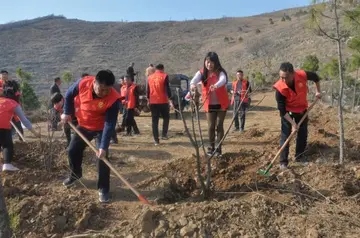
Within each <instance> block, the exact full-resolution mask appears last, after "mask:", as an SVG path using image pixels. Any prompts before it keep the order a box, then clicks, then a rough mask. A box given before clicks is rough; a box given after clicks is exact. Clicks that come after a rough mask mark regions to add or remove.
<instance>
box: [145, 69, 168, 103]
mask: <svg viewBox="0 0 360 238" xmlns="http://www.w3.org/2000/svg"><path fill="white" fill-rule="evenodd" d="M166 77H167V74H165V73H163V72H161V71H159V70H156V71H155V73H153V74H151V75H150V76H149V78H148V83H149V88H150V96H149V97H150V98H149V101H150V102H149V103H150V104H165V103H168V102H169V100H168V95H167V94H166V87H165V79H166Z"/></svg>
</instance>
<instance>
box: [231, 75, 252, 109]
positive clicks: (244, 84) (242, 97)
mask: <svg viewBox="0 0 360 238" xmlns="http://www.w3.org/2000/svg"><path fill="white" fill-rule="evenodd" d="M238 81H239V80H236V81H235V82H233V83H232V88H233V91H234V93H233V95H232V97H231V104H234V100H235V93H236V92H237V88H236V86H237V83H238ZM247 82H248V81H247V80H246V79H243V80H241V84H242V86H241V92H240V101H243V102H244V103H247V102H249V93H246V91H247V89H248V88H247ZM245 94H246V95H245Z"/></svg>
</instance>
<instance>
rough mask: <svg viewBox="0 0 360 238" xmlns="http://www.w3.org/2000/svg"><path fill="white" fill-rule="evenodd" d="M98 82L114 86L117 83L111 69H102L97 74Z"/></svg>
mask: <svg viewBox="0 0 360 238" xmlns="http://www.w3.org/2000/svg"><path fill="white" fill-rule="evenodd" d="M96 82H97V83H99V84H104V85H106V86H113V85H114V83H115V76H114V74H113V73H112V72H111V70H109V69H106V70H100V71H99V72H98V73H97V75H96Z"/></svg>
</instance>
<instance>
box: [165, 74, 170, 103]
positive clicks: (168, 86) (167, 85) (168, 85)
mask: <svg viewBox="0 0 360 238" xmlns="http://www.w3.org/2000/svg"><path fill="white" fill-rule="evenodd" d="M165 88H166V94H167V96H168V98H169V99H170V98H171V89H170V84H169V76H166V78H165Z"/></svg>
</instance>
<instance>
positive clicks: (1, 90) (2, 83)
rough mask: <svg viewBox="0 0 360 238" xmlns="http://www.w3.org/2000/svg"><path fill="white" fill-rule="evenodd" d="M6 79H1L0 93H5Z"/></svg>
mask: <svg viewBox="0 0 360 238" xmlns="http://www.w3.org/2000/svg"><path fill="white" fill-rule="evenodd" d="M3 87H4V81H3V80H2V79H0V95H1V94H2V93H3V91H4V88H3Z"/></svg>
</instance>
